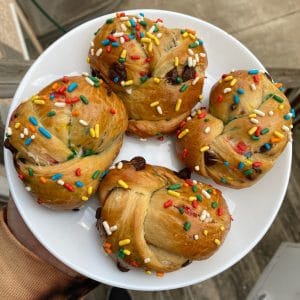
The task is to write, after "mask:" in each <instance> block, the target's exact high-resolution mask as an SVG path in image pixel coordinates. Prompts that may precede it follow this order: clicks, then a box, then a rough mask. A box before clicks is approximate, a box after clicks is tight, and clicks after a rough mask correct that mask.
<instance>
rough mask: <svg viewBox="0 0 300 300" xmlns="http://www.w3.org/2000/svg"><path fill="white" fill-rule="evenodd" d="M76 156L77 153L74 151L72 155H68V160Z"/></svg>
mask: <svg viewBox="0 0 300 300" xmlns="http://www.w3.org/2000/svg"><path fill="white" fill-rule="evenodd" d="M74 157H75V154H74V153H72V154H70V155H69V156H68V157H67V160H71V159H73V158H74Z"/></svg>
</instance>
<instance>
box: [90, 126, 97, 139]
mask: <svg viewBox="0 0 300 300" xmlns="http://www.w3.org/2000/svg"><path fill="white" fill-rule="evenodd" d="M90 136H91V137H92V138H94V137H96V132H95V129H94V128H92V127H91V128H90Z"/></svg>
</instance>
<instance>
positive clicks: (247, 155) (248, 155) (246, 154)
mask: <svg viewBox="0 0 300 300" xmlns="http://www.w3.org/2000/svg"><path fill="white" fill-rule="evenodd" d="M244 155H245V157H247V158H250V157H251V156H252V153H251V151H248V152H246V153H245V154H244Z"/></svg>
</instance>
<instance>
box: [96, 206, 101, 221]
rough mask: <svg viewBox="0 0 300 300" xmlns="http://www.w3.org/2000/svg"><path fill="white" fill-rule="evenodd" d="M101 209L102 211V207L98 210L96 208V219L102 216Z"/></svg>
mask: <svg viewBox="0 0 300 300" xmlns="http://www.w3.org/2000/svg"><path fill="white" fill-rule="evenodd" d="M101 211H102V207H101V206H100V207H98V208H97V210H96V219H97V220H98V219H100V216H101Z"/></svg>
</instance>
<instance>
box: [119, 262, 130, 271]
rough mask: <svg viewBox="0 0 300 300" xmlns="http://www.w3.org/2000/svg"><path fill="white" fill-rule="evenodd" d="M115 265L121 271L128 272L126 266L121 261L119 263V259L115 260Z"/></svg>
mask: <svg viewBox="0 0 300 300" xmlns="http://www.w3.org/2000/svg"><path fill="white" fill-rule="evenodd" d="M117 267H118V269H119V270H120V271H121V272H128V271H129V269H128V268H126V267H124V266H122V265H121V263H120V262H119V261H117Z"/></svg>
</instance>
